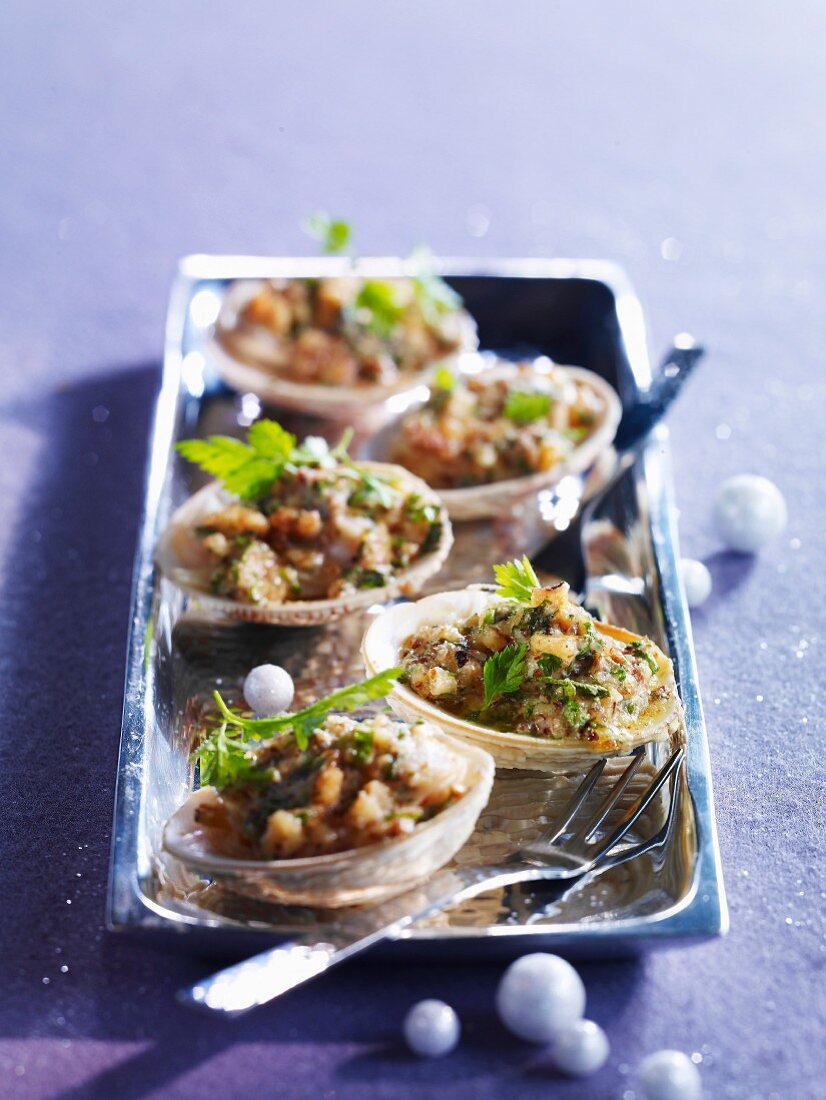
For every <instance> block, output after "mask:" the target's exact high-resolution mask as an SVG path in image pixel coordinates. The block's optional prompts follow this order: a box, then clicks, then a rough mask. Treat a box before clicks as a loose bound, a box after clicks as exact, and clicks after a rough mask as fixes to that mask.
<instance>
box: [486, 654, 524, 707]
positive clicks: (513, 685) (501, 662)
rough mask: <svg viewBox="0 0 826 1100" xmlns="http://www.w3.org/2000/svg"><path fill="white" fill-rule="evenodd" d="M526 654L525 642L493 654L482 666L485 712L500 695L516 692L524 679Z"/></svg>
mask: <svg viewBox="0 0 826 1100" xmlns="http://www.w3.org/2000/svg"><path fill="white" fill-rule="evenodd" d="M527 653H528V646H527V643H526V642H519V643H517V644H514V645H509V646H506V647H505V648H504V649H502V650H500V651H499V652H498V653H494V654H493V656H492V657H489V658H488V659H487V661H485V664H484V671H483V675H484V677H485V705H484V709H485V710H487V709H488V708H489V707H490V706H491V705H492V703H493V702H494V700H495V699H498V698H499V696H500V695H509V694H512V693H513V692H514V691H518V690H519V689H520V687H521V686H522V681H523V680H524V679H525V657H526V656H527Z"/></svg>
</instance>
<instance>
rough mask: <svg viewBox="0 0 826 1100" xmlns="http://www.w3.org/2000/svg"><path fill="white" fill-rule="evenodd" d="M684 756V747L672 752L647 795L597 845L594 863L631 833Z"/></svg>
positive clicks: (594, 851) (652, 782) (594, 850)
mask: <svg viewBox="0 0 826 1100" xmlns="http://www.w3.org/2000/svg"><path fill="white" fill-rule="evenodd" d="M684 756H685V749H684V748H683V747H682V746H680V748H678V749H675V751H674V752H672V754H671V756H670V757H669V758H668V761H667V762H666V763H665V764H664V765H663V766H662V767H661V768H660V770H659V771H658V772H657V774H656V776H655V777H654V779H653V780H652V781H651V786H650V787H649V788H648V790H647V791H646V792H645V794H643V795H642V796H641V797H640V798H639V799H638V800H637V802H636V803H635V805H634V806H633V807H632V809H631V810H629V812H628V813H627V814H626V816H625V817H624V818H623V820H622V821H621V822H620V823H619V825H618V826H617V827H616V829H614V831H613V832H612V833H610V834H609V835H608V836H607V837H606V838H605V840H603V841H602V843H601V844H599V845H597V847H596V848H595V849H593V862H594V863H597V862H598V861H599V860H600V859H602V857H603V856H604V855H605V854H606V852H609V851H610V850H611V849H612V848H613V847H614V846H615V845H616V844H619V842H620V841H621V840H622V838H623V837H624V836H625V834H626V833H627V832H628V831H629V829H632V828H633V827H634V825H635V824H636V823H637V821H638V820H639V819H640V817H642V815H643V814H644V813H645V811H646V810H647V809H648V807H649V806H650V805H651V803H652V802H653V801H654V799H655V798H656V796H657V795H658V794H659V792H660V789H661V788H662V786H663V784H664V783H666V782H667V780H668V779H669V777H670V776H671V775H672V773H673V772H675V771H676V770H677V768H678V767H679V766H680V764H681V763H682V760H683V757H684Z"/></svg>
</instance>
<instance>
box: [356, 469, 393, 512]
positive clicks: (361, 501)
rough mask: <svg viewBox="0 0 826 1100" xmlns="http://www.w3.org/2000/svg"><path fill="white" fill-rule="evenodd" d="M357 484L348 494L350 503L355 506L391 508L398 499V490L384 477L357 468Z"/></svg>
mask: <svg viewBox="0 0 826 1100" xmlns="http://www.w3.org/2000/svg"><path fill="white" fill-rule="evenodd" d="M358 476H359V485H358V486H357V487H356V488H355V489H354V490H353V492H352V493H351V494H350V504H353V505H355V506H356V507H364V506H367V507H370V506H374V507H376V506H377V507H379V508H392V507H393V504H394V503H395V501H396V500H397V499H398V490H397V489H395V488H394V487H393V486H392V485H391V484H390V482H389V481H388V480H387V478H385V477H381V476H380V475H379V474H371V473H370V472H369V471H367V470H359V471H358Z"/></svg>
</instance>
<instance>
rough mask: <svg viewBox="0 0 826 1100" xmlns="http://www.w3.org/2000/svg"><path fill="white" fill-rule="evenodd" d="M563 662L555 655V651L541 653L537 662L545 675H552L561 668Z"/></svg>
mask: <svg viewBox="0 0 826 1100" xmlns="http://www.w3.org/2000/svg"><path fill="white" fill-rule="evenodd" d="M564 663H565V662H564V661H563V660H562V658H561V657H557V655H556V654H555V653H543V654H542V656H541V657H540V658H539V660H538V662H537V664H538V665H539V667H540V668H541V669H542V671H543V673H544V674H545V675H546V676H553V674H554V673H555V672H557V671H558V670H559V669H560V668H562V666H563V664H564Z"/></svg>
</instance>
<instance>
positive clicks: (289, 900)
mask: <svg viewBox="0 0 826 1100" xmlns="http://www.w3.org/2000/svg"><path fill="white" fill-rule="evenodd" d="M435 735H436V736H438V737H440V738H441V739H442V740H443V741H445V742H447V743H448V744H449V746H450V748H451V749H452V750H453V751H454V752H455V754H456V756H457V758H458V759H459V760H460V761H461V762H462V764H463V779H462V782H463V785H464V786H465V787H466V792H465V794H464V795H463V796H462V797H461V798H460V799H459V800H458V801H457V802H454V803H453V804H452V805H450V806H448V807H447V808H446V809H444V810H442V811H441V812H440V813H438V814H436V815H435V816H434V817H432V818H431V819H430V820H429V821H426V822H424V823H422V824H421V825H418V826H417V827H416V828H415V829H414V830H413V831H412V832H411V833H408V834H407V835H405V836H399V837H394V838H392V839H390V840H383V841H380V842H378V843H376V844H369V845H365V846H364V847H362V848H353V849H350V850H349V851H346V852H337V853H334V854H332V855H323V856H311V857H306V858H302V859H279V860H255V859H233V858H231V857H229V856H224V855H219V854H217V853H216V851H215V847H216V839H215V837H214V836H212V835H211V830H210V828H209V827H208V826H205V825H201V824H199V823H198V822H197V821H196V820H195V813H196V810H197V809H198V807H199V806H201V805H204V804H205V803H208V802H209V801H210V800H215V799H216V798H217V794H216V792H215V788H214V787H203V788H201V789H200V790H197V791H194V792H193V793H192V794H191V795H190V796H189V798H187V800H186V801H185V802H184V803H183V805H182V806H181V807H180V808H179V809H178V810H176V811H175V813H174V814H173V815H172V817H170V819H169V821H168V822H167V823H166V826H165V827H164V834H163V846H164V848H165V849H166V851H167V852H169V853H170V855H172V856H174V857H175V858H176V859H178V860H180V862H181V863H183V864H184V865H185V866H186V867H188V868H189V869H190V870H192V871H195V872H196V873H197V874H199V875H209V876H210V877H211V878H213V879H215V880H216V881H217V882H219V883H221V884H222V885H223V886H225V887H226V888H227V889H229V890H232V891H233V892H235V893H239V894H245V895H248V896H250V897H255V898H259V899H262V900H265V901H273V902H279V903H283V904H290V905H318V906H323V907H325V908H337V907H340V906H343V905H357V904H364V903H366V902H379V901H384V900H385V899H386V898H389V897H392V896H393V895H394V894H399V893H401V892H402V891H404V890H406V889H408V888H409V887H411V886H414V885H416V884H417V883H419V882H422V881H423V880H424V879H426V878H428V876H429V875H431V874H433V872H434V871H436V870H438V868H440V867H442V866H443V865H444V864H445V863H447V862H448V860H450V859H451V858H452V857H453V856H454V855H455V854H456V852H457V851H458V850H459V849H460V848H461V847H462V845H463V844H464V843H465V841H466V840H467V839H468V837H469V836H470V835H471V833H472V832H473V828H474V826H475V824H476V819H477V818H478V817H479V814H480V813H481V812H482V810H483V809H484V807H485V805H486V803H487V801H488V797H489V795H490V790H491V786H492V784H493V774H494V766H493V760H492V759H491V757H490V756H489V754H488V753H486V752H484V751H482V750H481V749H479V748H477V747H476V746H474V745H470V744H467V743H465V742H462V741H457V740H455V739H454V738H451V737H445V736H444V735H443V734H442V733H437V734H435Z"/></svg>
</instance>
